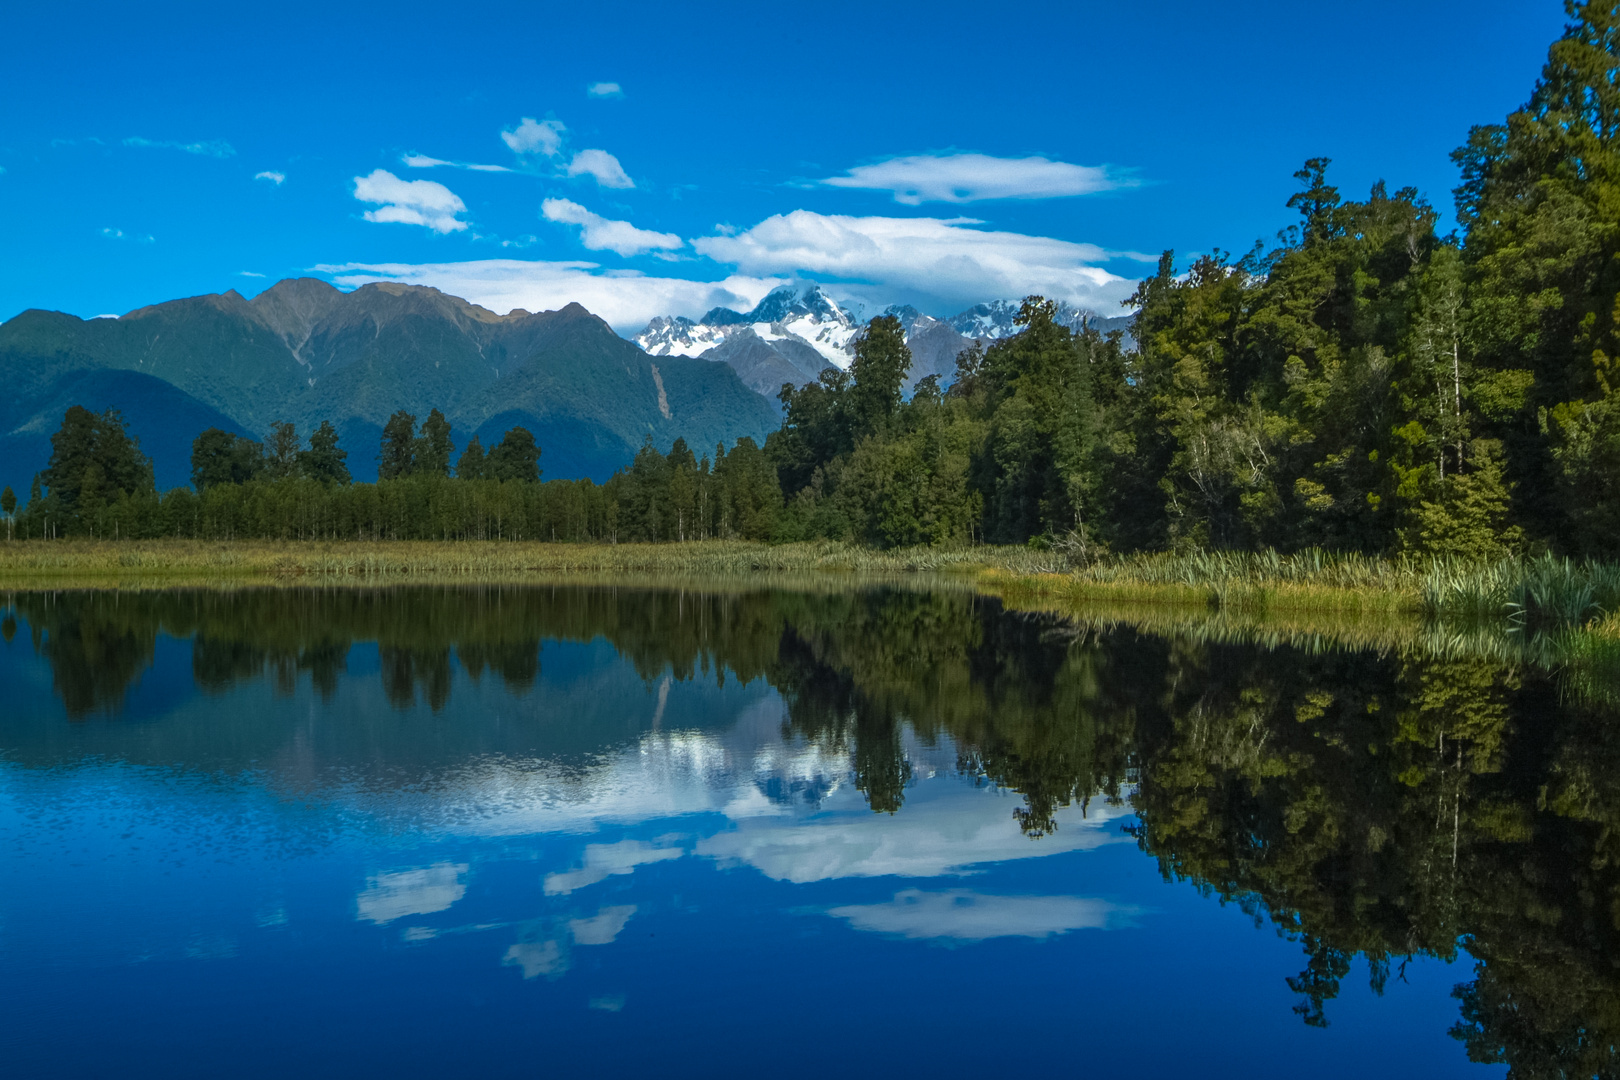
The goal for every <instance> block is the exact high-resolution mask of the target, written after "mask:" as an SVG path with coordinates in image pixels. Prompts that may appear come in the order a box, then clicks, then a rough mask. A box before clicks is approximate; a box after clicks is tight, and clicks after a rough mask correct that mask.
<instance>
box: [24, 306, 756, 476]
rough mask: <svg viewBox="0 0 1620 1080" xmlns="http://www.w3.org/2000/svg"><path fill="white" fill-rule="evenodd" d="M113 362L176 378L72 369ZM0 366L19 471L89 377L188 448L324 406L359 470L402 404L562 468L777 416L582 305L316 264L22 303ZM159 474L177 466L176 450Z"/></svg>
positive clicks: (599, 470)
mask: <svg viewBox="0 0 1620 1080" xmlns="http://www.w3.org/2000/svg"><path fill="white" fill-rule="evenodd" d="M112 372H127V373H138V374H140V375H143V376H147V377H150V378H152V379H155V380H158V381H160V382H162V383H164V384H166V385H167V386H169V387H170V388H171V390H172V391H173V393H172V394H170V395H168V396H165V395H164V394H163V393H159V392H158V391H157V390H155V389H153V388H152V387H150V386H148V385H147V384H145V383H142V382H140V381H139V380H134V381H123V382H120V381H118V380H108V379H106V378H102V379H100V381H97V380H91V381H89V382H79V383H75V382H72V381H71V380H69V379H68V376H70V375H73V374H75V373H79V374H84V373H102V375H106V374H108V373H112ZM0 378H4V380H5V386H6V387H7V391H8V393H7V400H6V401H4V402H0V440H9V441H6V442H5V443H4V444H3V445H4V449H3V450H0V473H3V474H4V475H8V476H12V477H20V478H21V479H23V480H25V481H26V480H27V479H28V478H29V477H31V476H32V474H33V473H34V472H35V471H37V470H38V469H40V468H43V466H44V459H42V458H40V457H39V455H38V447H39V445H40V444H39V443H38V441H37V439H36V438H35V437H34V433H35V432H36V431H37V429H38V428H39V426H40V425H41V424H44V425H46V428H47V430H46V431H45V434H46V435H47V436H48V435H49V434H50V431H53V430H55V425H56V424H57V423H59V422H60V419H61V416H60V414H61V411H62V410H65V408H66V405H68V404H73V403H74V402H72V401H65V399H64V398H63V394H67V393H70V392H83V393H87V394H88V393H91V391H92V390H94V392H95V393H96V394H98V395H100V396H99V397H98V398H97V400H98V401H102V402H105V404H104V405H98V406H97V407H98V408H99V407H106V405H121V402H120V401H119V400H117V394H118V393H128V394H130V395H131V400H132V401H138V402H139V403H140V408H141V410H143V412H142V415H143V417H144V416H146V415H147V413H148V412H151V413H153V420H154V422H157V423H159V426H162V425H163V424H166V425H167V428H168V429H170V430H167V431H165V433H164V434H163V435H162V436H161V439H168V438H170V437H171V435H172V437H173V438H174V439H176V440H180V441H183V442H184V443H185V444H186V446H187V457H189V444H190V440H191V438H193V437H194V436H195V435H196V434H197V432H198V431H200V430H202V428H203V427H208V426H220V427H228V428H231V429H233V430H242V431H245V432H249V433H252V434H253V435H255V436H262V435H263V434H264V433H265V432H266V431H268V430H269V427H270V425H271V424H272V423H274V422H277V421H282V420H287V421H292V422H293V423H295V424H297V426H298V429H299V431H300V432H301V433H304V434H307V433H308V432H309V431H310V430H312V429H313V428H314V427H315V426H316V425H318V424H319V423H320V422H322V421H324V420H330V421H332V422H333V423H334V424H336V425H337V427H338V430H339V432H340V435H341V438H342V445H343V446H344V447H345V449H347V450H348V451H349V465H350V468H351V469H352V471H353V472H354V475H355V477H356V478H357V479H365V478H369V477H371V476H374V475H375V469H376V443H377V437H378V435H379V433H380V431H381V428H382V425H383V423H384V422H385V421H386V420H387V418H388V417H389V416H390V415H391V414H392V413H393V412H394V411H396V410H398V409H406V410H409V411H410V412H412V413H415V414H416V415H417V417H418V418H419V419H420V418H422V417H425V416H426V414H427V412H428V411H429V410H430V409H433V408H439V409H442V410H444V412H445V414H446V415H447V416H448V417H449V418H450V420H451V423H452V424H453V425H454V427H455V429H456V430H455V441H456V443H457V446H458V447H460V446H461V445H463V444H464V442H465V440H466V439H467V438H469V437H470V436H471V434H472V432H473V431H475V430H479V431H482V430H483V429H485V428H490V429H494V428H497V427H498V428H499V430H498V431H495V432H494V434H495V437H496V438H499V436H500V434H501V433H502V432H504V431H505V430H506V427H509V426H511V423H523V424H525V426H530V427H531V430H534V431H535V434H536V436H537V437H538V438H539V440H540V443H541V446H542V448H543V449H544V450H545V453H546V457H545V461H544V463H543V464H544V466H545V468H546V472H547V475H548V476H553V477H562V476H575V475H591V476H595V477H597V478H602V477H605V476H606V475H607V474H609V473H611V472H612V471H613V469H615V468H617V467H618V466H619V465H622V464H625V463H627V462H628V461H629V460H630V458H631V457H632V456H633V455H634V453H635V451H636V449H638V448H639V447H640V445H641V443H642V440H643V439H644V438H646V437H647V436H648V435H649V434H650V435H651V436H652V437H653V441H654V442H655V443H657V444H659V445H660V446H661V447H667V446H668V445H669V444H670V443H671V442H673V441H674V439H675V438H676V437H677V436H681V435H684V436H685V437H686V438H687V440H688V441H689V442H690V443H692V445H694V446H704V445H708V446H712V445H713V443H715V442H718V441H724V442H727V443H729V442H731V441H733V440H735V439H736V438H737V437H738V436H740V435H751V436H753V437H754V438H756V439H762V438H763V437H764V435H765V433H766V432H767V431H768V430H770V429H771V428H772V427H774V426H775V423H776V410H775V407H774V406H773V405H772V403H770V402H769V401H766V400H765V399H763V398H761V397H760V396H759V395H758V394H755V393H753V392H752V391H750V390H749V389H748V388H747V387H746V386H744V385H743V384H742V382H741V381H739V380H738V378H737V376H736V374H735V373H734V372H732V370H731V369H730V368H728V367H726V366H725V365H722V364H709V363H705V362H699V361H693V360H681V359H678V358H666V359H661V360H660V361H658V365H657V368H656V370H655V368H654V365H653V361H651V360H650V359H649V358H648V357H647V355H646V354H645V353H644V352H642V351H641V350H640V349H639V348H638V347H637V346H636V345H635V344H633V343H631V342H628V341H625V340H624V339H622V338H620V337H619V336H618V335H617V334H615V333H614V332H613V330H612V329H611V328H610V327H609V326H608V325H607V324H606V323H604V322H603V321H602V320H601V319H598V318H596V317H595V316H593V315H591V314H590V313H589V312H587V311H586V310H585V309H584V308H582V307H580V306H579V305H578V304H570V305H568V306H567V307H565V308H563V309H562V310H561V311H548V312H540V313H537V314H530V313H528V312H521V311H519V312H513V313H512V314H510V315H504V316H503V315H496V314H495V313H494V312H491V311H487V310H485V309H484V308H480V307H478V306H477V305H475V304H469V303H467V302H466V301H465V300H461V299H459V298H457V297H453V296H447V295H445V294H444V293H441V292H439V291H438V290H436V289H430V288H424V287H421V286H406V285H394V284H378V285H366V286H363V287H362V288H359V289H356V290H355V291H353V292H351V293H344V292H340V291H339V290H337V289H335V288H333V287H332V286H330V285H328V284H326V283H324V282H321V281H317V280H314V279H310V278H302V279H296V280H294V279H289V280H287V281H282V282H278V283H277V284H276V285H274V286H272V287H271V288H269V289H267V290H265V292H263V293H261V294H260V295H259V296H257V297H255V298H254V299H253V300H252V301H248V300H244V299H243V298H242V297H241V296H239V295H238V294H236V293H235V292H227V293H223V294H220V295H217V296H199V297H191V298H188V299H184V300H175V301H170V302H168V303H163V304H156V305H153V306H151V307H146V308H141V309H139V310H137V311H132V312H130V313H129V314H128V315H125V316H123V317H121V318H118V319H92V320H88V321H87V320H81V319H77V318H74V317H73V316H71V315H63V314H61V313H58V312H44V311H29V312H24V313H23V314H22V315H19V316H17V317H16V318H14V319H12V320H10V321H9V322H7V323H5V324H4V325H0ZM75 387H77V388H80V389H78V390H74V389H73V388H75ZM109 395H110V396H109ZM80 403H81V404H85V405H90V404H91V402H89V401H84V402H80ZM59 405H60V408H58V406H59ZM53 410H54V411H55V416H54V419H52V417H51V413H52V411H53ZM126 412H129V410H128V409H126ZM165 414H166V415H167V417H168V419H166V420H159V417H160V416H161V415H165ZM130 415H131V419H134V414H133V413H131V414H130ZM205 415H206V416H207V417H209V418H210V419H209V420H208V422H207V423H202V424H201V426H198V420H199V418H201V417H203V416H205ZM502 417H506V418H511V417H519V418H521V419H516V420H511V422H506V421H503V420H502V419H501V418H502ZM143 422H145V421H144V420H143ZM503 423H504V424H505V426H501V424H503ZM149 438H152V439H157V438H158V436H156V435H155V434H154V436H151V437H149ZM161 439H160V440H159V441H161ZM486 441H487V439H486ZM155 447H156V442H152V443H151V444H150V445H148V447H147V448H148V450H149V451H150V450H152V449H154V448H155ZM167 452H168V451H165V453H167ZM188 468H189V466H188ZM159 475H160V480H163V479H165V478H168V479H173V478H174V476H175V473H174V470H173V468H171V467H170V464H165V465H163V466H162V467H160V469H159Z"/></svg>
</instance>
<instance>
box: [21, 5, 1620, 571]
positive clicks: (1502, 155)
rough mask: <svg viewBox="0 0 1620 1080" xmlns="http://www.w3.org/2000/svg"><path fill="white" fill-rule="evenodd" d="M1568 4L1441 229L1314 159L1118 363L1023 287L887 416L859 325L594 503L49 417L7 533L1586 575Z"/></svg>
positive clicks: (1616, 428) (1611, 310) (529, 475)
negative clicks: (1015, 312) (1245, 236)
mask: <svg viewBox="0 0 1620 1080" xmlns="http://www.w3.org/2000/svg"><path fill="white" fill-rule="evenodd" d="M1570 12H1571V16H1572V19H1573V22H1572V23H1571V25H1570V26H1569V27H1568V28H1567V29H1566V32H1565V35H1564V36H1563V37H1562V38H1560V39H1559V40H1558V41H1556V42H1555V43H1554V44H1553V46H1552V48H1551V49H1550V51H1549V54H1548V61H1547V64H1546V66H1545V67H1544V69H1543V71H1542V74H1541V77H1540V79H1539V81H1538V82H1537V84H1536V86H1535V88H1534V90H1533V92H1532V94H1531V97H1530V100H1529V101H1528V103H1527V104H1526V105H1525V106H1524V107H1522V108H1521V109H1519V110H1517V111H1515V112H1514V113H1513V114H1512V115H1510V116H1509V117H1507V119H1506V121H1505V122H1504V123H1501V124H1487V125H1482V126H1479V127H1476V128H1474V129H1473V130H1472V131H1470V132H1469V134H1468V137H1467V140H1466V142H1465V143H1464V145H1463V146H1462V147H1461V148H1459V149H1458V150H1457V151H1455V153H1454V155H1453V157H1454V159H1455V161H1456V163H1457V165H1458V167H1459V170H1460V177H1461V179H1460V183H1459V186H1458V187H1457V188H1456V190H1455V192H1454V195H1455V216H1456V220H1457V222H1458V229H1457V230H1455V231H1453V232H1451V233H1448V234H1446V235H1441V234H1440V233H1439V231H1438V230H1439V214H1438V212H1437V211H1436V210H1435V208H1434V207H1433V206H1432V205H1431V204H1430V203H1429V202H1428V201H1427V200H1426V199H1425V198H1424V197H1423V196H1422V195H1421V194H1420V193H1419V192H1418V191H1417V190H1416V189H1414V188H1410V187H1403V188H1398V189H1396V190H1393V191H1391V190H1390V188H1389V186H1388V185H1387V184H1385V183H1384V182H1382V181H1380V182H1379V183H1377V184H1374V185H1373V186H1372V188H1371V190H1370V191H1369V192H1368V193H1367V195H1366V197H1365V198H1362V199H1354V198H1346V197H1344V195H1343V194H1342V193H1341V192H1340V191H1339V189H1338V188H1337V187H1336V186H1334V185H1333V184H1332V183H1331V182H1330V179H1329V165H1330V163H1329V161H1328V159H1326V158H1313V159H1311V160H1309V161H1307V162H1306V163H1305V165H1304V167H1303V168H1302V169H1300V170H1299V172H1298V173H1296V174H1295V175H1296V178H1297V180H1298V181H1299V187H1298V190H1297V192H1296V193H1295V194H1294V195H1293V197H1292V198H1290V199H1289V200H1288V206H1289V208H1291V209H1293V210H1294V211H1295V212H1296V213H1297V215H1298V218H1297V220H1296V221H1295V222H1294V223H1293V224H1292V225H1289V226H1287V227H1286V228H1285V229H1283V230H1282V231H1281V232H1280V233H1278V236H1277V240H1276V242H1275V243H1274V244H1272V245H1270V246H1268V245H1266V244H1256V245H1255V246H1254V248H1253V249H1252V250H1250V251H1249V252H1248V253H1247V254H1244V255H1242V256H1241V257H1234V256H1233V255H1231V254H1229V253H1226V252H1221V251H1216V252H1213V253H1211V254H1208V255H1204V256H1200V257H1198V258H1196V259H1194V260H1192V261H1191V263H1190V264H1187V265H1181V264H1178V263H1177V261H1176V259H1175V257H1174V254H1173V253H1172V252H1165V253H1164V255H1163V256H1162V257H1161V259H1160V262H1159V266H1158V269H1157V272H1156V273H1155V274H1153V275H1152V276H1151V277H1149V278H1148V279H1147V280H1145V281H1143V282H1142V283H1141V285H1140V287H1139V288H1138V289H1137V291H1136V293H1135V294H1134V295H1133V296H1132V297H1131V298H1130V300H1129V301H1128V304H1129V306H1131V307H1132V308H1133V309H1135V311H1136V315H1135V319H1134V324H1133V331H1132V335H1131V338H1132V343H1131V344H1128V343H1127V341H1126V339H1125V338H1124V337H1123V336H1122V335H1120V334H1118V333H1114V334H1109V335H1103V334H1100V333H1098V332H1097V331H1096V330H1094V329H1092V328H1090V327H1082V328H1081V329H1080V330H1078V331H1074V330H1071V329H1069V328H1068V327H1066V326H1063V325H1061V324H1059V323H1058V322H1057V321H1056V319H1055V309H1054V306H1053V305H1052V304H1050V303H1049V302H1047V301H1045V300H1043V299H1041V298H1040V297H1030V298H1028V299H1027V300H1026V301H1025V303H1024V304H1023V307H1022V309H1021V311H1020V316H1019V318H1020V320H1021V322H1020V326H1021V329H1020V331H1019V332H1018V333H1016V334H1014V335H1012V336H1010V337H1008V338H1005V339H1002V340H999V341H996V342H994V343H993V344H991V345H990V346H989V347H988V348H984V349H980V348H978V347H974V348H971V349H969V350H968V351H966V352H964V353H963V354H962V355H961V356H960V357H959V358H958V361H957V369H956V372H955V376H954V379H953V380H951V381H950V383H949V385H948V386H945V385H942V383H941V381H940V380H938V379H934V378H930V379H927V380H924V381H923V382H922V383H921V384H919V385H918V386H917V388H916V390H915V392H914V393H912V394H911V396H910V397H907V396H906V395H905V394H904V392H903V389H904V387H905V386H906V382H907V380H906V373H907V371H908V369H909V367H910V362H911V356H910V352H909V350H908V349H907V347H906V344H905V338H904V334H903V332H902V330H901V327H900V324H899V323H898V322H897V321H896V320H895V319H893V318H890V317H880V318H877V319H874V320H872V321H871V322H870V323H869V324H868V326H867V327H866V329H865V331H864V332H863V334H862V336H861V337H860V339H859V340H858V342H857V344H856V347H855V355H854V359H853V363H852V364H851V367H850V369H849V370H848V371H847V372H846V371H840V370H830V371H827V372H824V373H823V374H822V376H821V378H820V379H819V380H818V381H816V382H813V383H810V384H808V385H806V386H803V387H794V386H791V385H790V386H784V387H783V389H782V392H781V394H780V396H779V397H780V401H781V403H782V408H783V417H784V419H783V423H782V426H781V428H780V430H778V431H776V432H773V433H772V434H771V435H770V437H769V438H768V439H767V440H766V443H765V445H764V446H763V447H759V446H756V445H755V444H754V443H752V442H751V441H750V440H741V441H740V442H739V443H738V445H737V446H736V447H734V448H732V449H731V450H730V451H729V452H728V451H725V450H723V449H722V448H716V451H715V454H714V455H713V456H712V457H710V456H707V455H705V456H703V457H699V456H697V455H696V454H695V453H694V452H693V451H692V449H691V448H689V447H687V446H685V445H684V444H683V443H679V442H678V443H676V445H675V446H674V447H673V448H672V449H671V450H670V451H669V452H668V453H660V452H659V451H657V450H656V449H654V448H653V447H652V446H651V445H650V444H649V445H648V446H646V447H644V448H643V449H642V451H641V452H640V453H639V454H638V455H637V456H636V458H635V460H634V462H633V463H632V464H631V465H629V466H627V467H626V468H625V469H623V470H621V471H620V472H619V473H618V474H616V475H615V476H614V477H613V478H612V479H611V480H610V481H608V483H606V484H604V485H595V484H591V483H590V482H588V481H547V482H544V483H542V482H540V480H539V476H540V473H539V469H538V464H537V462H538V459H539V455H540V448H539V447H538V446H537V445H535V443H534V440H533V438H532V436H531V435H530V434H529V433H528V432H526V431H524V430H523V429H521V428H514V429H513V430H512V431H510V432H508V433H507V435H506V437H505V438H504V439H503V440H502V441H501V442H500V443H499V444H497V445H496V446H494V447H492V448H490V449H489V450H488V451H487V452H486V451H485V450H484V448H483V447H482V446H480V445H479V444H478V442H477V440H476V439H474V440H472V441H471V442H470V443H469V444H468V445H467V446H466V448H465V449H464V450H463V451H462V453H461V454H460V456H459V458H458V459H457V461H456V462H455V466H454V469H453V470H452V467H451V462H450V459H451V456H452V454H453V450H454V444H453V442H452V440H451V437H450V434H451V433H450V430H449V424H448V422H446V421H445V419H444V417H443V416H442V414H440V413H439V412H438V411H437V410H435V411H434V412H433V413H432V414H430V416H429V417H428V420H427V421H426V422H425V423H424V424H423V425H422V426H421V428H420V430H418V429H417V428H416V425H415V419H414V417H412V416H410V415H409V414H407V413H403V412H402V413H399V414H396V415H395V416H394V417H393V418H392V419H391V420H390V421H389V424H388V426H387V427H386V428H385V430H384V434H383V439H382V446H381V448H380V451H379V458H378V460H379V476H380V479H379V481H378V483H377V484H374V485H369V484H352V483H350V482H349V476H348V471H347V469H346V468H345V467H344V465H343V451H341V450H340V449H339V448H338V446H337V433H336V431H335V430H334V429H332V427H331V426H330V425H322V426H321V428H320V429H318V430H317V431H316V432H314V433H313V434H312V435H311V436H310V439H309V443H308V446H307V447H304V446H302V445H301V444H300V442H299V440H298V438H297V436H296V433H295V432H294V431H293V429H292V427H291V426H290V425H277V426H276V428H275V430H274V431H273V432H272V433H271V435H270V436H269V437H268V438H267V439H266V440H265V441H264V442H263V443H262V444H261V443H256V442H253V441H252V440H245V439H241V438H239V437H236V436H232V435H230V434H229V433H226V432H221V431H211V432H205V433H204V434H203V435H202V436H201V437H199V440H198V447H197V452H196V454H195V455H194V458H193V463H194V466H196V468H195V469H194V474H193V480H194V483H193V486H192V488H191V489H189V490H188V489H182V490H179V491H175V492H168V493H164V494H163V495H158V494H157V493H156V492H155V491H153V489H152V483H151V475H150V474H151V470H150V466H149V465H144V464H143V459H142V458H141V457H140V455H139V452H138V448H136V447H135V446H134V445H133V441H132V440H130V439H129V438H128V436H127V435H126V434H125V433H124V432H123V430H122V426H121V425H120V424H119V423H118V420H117V417H116V415H115V414H103V415H101V416H95V415H93V414H90V413H88V412H86V411H85V410H82V409H79V410H77V411H75V410H69V414H68V417H67V418H66V421H65V422H64V425H63V430H62V431H61V432H59V433H58V435H57V437H56V439H54V440H53V446H54V447H55V453H54V454H53V457H52V459H51V466H50V468H49V469H47V470H46V472H45V473H44V474H42V475H41V477H40V478H39V479H38V480H37V481H36V483H35V485H34V488H33V491H32V492H31V494H30V498H29V500H28V502H27V505H26V508H25V509H24V510H23V511H22V513H21V514H20V515H19V516H18V518H17V522H16V525H17V527H18V528H20V529H21V531H22V533H23V534H24V535H32V536H38V535H68V534H70V533H79V534H86V533H89V534H95V535H113V534H114V533H117V534H118V535H173V534H179V535H199V536H202V535H207V536H214V535H243V536H246V535H253V536H304V535H330V536H358V537H367V536H370V537H384V536H390V537H391V536H399V537H405V536H434V537H483V536H502V537H504V536H509V535H511V536H522V537H548V536H550V535H552V534H555V535H556V536H557V538H558V539H564V538H567V539H577V540H602V539H615V540H617V539H628V540H671V539H693V538H697V539H701V538H704V537H710V536H740V537H748V538H752V539H760V540H795V539H808V538H817V537H831V538H841V539H846V540H851V541H855V542H860V543H866V544H875V545H883V546H894V545H908V544H961V543H972V542H980V541H988V542H995V543H1033V544H1035V545H1037V546H1056V547H1060V548H1063V549H1065V550H1067V551H1069V552H1070V553H1071V554H1073V555H1074V556H1077V557H1079V558H1082V559H1083V558H1087V557H1090V556H1091V555H1093V554H1095V553H1098V552H1102V551H1105V550H1115V551H1126V550H1162V549H1190V548H1200V547H1209V548H1224V549H1261V548H1274V549H1279V550H1299V549H1305V548H1311V547H1323V548H1331V549H1339V550H1349V551H1359V552H1367V553H1379V554H1391V555H1393V554H1419V555H1429V554H1433V555H1449V556H1456V557H1463V558H1474V559H1481V558H1492V557H1500V556H1503V555H1508V554H1513V553H1521V552H1534V551H1540V550H1553V551H1557V552H1561V553H1567V554H1572V555H1584V556H1592V557H1600V558H1614V557H1616V556H1617V555H1620V401H1617V399H1616V392H1617V390H1620V361H1617V360H1616V359H1615V358H1616V357H1620V269H1617V267H1620V222H1617V219H1616V217H1615V214H1614V213H1613V209H1612V207H1613V205H1614V203H1613V198H1612V194H1611V193H1612V192H1614V191H1615V190H1616V186H1617V185H1620V143H1617V138H1620V87H1617V86H1616V85H1615V82H1614V80H1613V79H1612V78H1611V74H1612V72H1613V71H1614V70H1615V69H1616V67H1617V66H1620V61H1617V55H1616V50H1617V41H1620V14H1617V13H1616V11H1615V10H1614V8H1613V5H1603V4H1597V3H1588V4H1584V5H1581V6H1578V7H1577V6H1574V5H1572V6H1571V8H1570ZM12 499H13V501H14V499H15V496H12ZM7 512H8V514H9V513H11V511H7ZM508 522H514V523H517V524H514V525H512V526H510V527H509V526H508V524H507V523H508ZM492 523H493V524H492Z"/></svg>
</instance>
